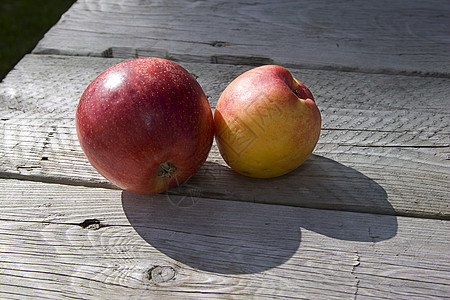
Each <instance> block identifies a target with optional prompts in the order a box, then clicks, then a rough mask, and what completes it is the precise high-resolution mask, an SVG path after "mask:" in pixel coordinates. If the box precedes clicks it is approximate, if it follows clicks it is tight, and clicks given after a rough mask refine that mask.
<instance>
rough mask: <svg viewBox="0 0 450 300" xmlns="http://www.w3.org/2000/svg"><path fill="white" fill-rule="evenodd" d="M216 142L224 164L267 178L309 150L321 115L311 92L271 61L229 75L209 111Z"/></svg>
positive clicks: (293, 164) (283, 170) (285, 169)
mask: <svg viewBox="0 0 450 300" xmlns="http://www.w3.org/2000/svg"><path fill="white" fill-rule="evenodd" d="M214 122H215V128H216V141H217V145H218V147H219V150H220V153H221V155H222V157H223V158H224V160H225V161H226V162H227V163H228V165H229V166H230V167H231V168H233V169H234V170H236V171H237V172H239V173H241V174H243V175H247V176H250V177H257V178H271V177H277V176H281V175H283V174H286V173H288V172H290V171H292V170H294V169H296V168H297V167H298V166H300V165H301V164H302V163H303V162H304V161H305V160H306V159H307V158H308V157H309V156H310V155H311V153H312V152H313V150H314V147H315V146H316V144H317V141H318V139H319V135H320V126H321V116H320V112H319V109H318V108H317V106H316V103H315V101H314V98H313V95H312V94H311V92H310V91H309V89H308V88H307V87H306V86H305V85H304V84H302V83H301V82H300V81H298V80H297V79H295V78H294V77H293V76H292V75H291V73H290V72H289V71H288V70H287V69H285V68H283V67H281V66H276V65H266V66H262V67H258V68H254V69H252V70H249V71H247V72H245V73H243V74H241V75H240V76H239V77H237V78H236V79H235V80H233V81H232V82H231V83H230V84H229V85H228V86H227V88H226V89H225V90H224V91H223V93H222V95H221V96H220V98H219V101H218V102H217V106H216V109H215V112H214Z"/></svg>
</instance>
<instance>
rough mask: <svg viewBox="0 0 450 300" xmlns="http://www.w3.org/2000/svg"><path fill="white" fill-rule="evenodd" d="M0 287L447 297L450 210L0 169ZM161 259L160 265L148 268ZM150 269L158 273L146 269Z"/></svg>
mask: <svg viewBox="0 0 450 300" xmlns="http://www.w3.org/2000/svg"><path fill="white" fill-rule="evenodd" d="M0 198H1V199H2V201H1V203H0V206H1V216H0V225H1V226H0V228H1V229H0V298H2V299H15V298H20V299H28V298H53V299H55V298H57V299H74V298H75V299H93V298H96V299H99V298H101V299H105V298H108V297H113V298H126V299H138V298H142V297H144V298H146V297H147V298H152V299H157V298H160V297H165V298H168V299H177V298H178V299H179V298H192V299H196V298H199V297H202V298H212V299H218V298H233V299H235V298H236V299H248V298H255V299H313V298H314V299H318V298H320V299H324V298H326V299H354V298H357V299H359V298H367V299H383V298H391V299H392V297H395V298H396V299H411V298H414V299H425V298H427V299H430V298H436V299H443V298H446V297H448V293H449V291H450V263H449V262H450V252H448V248H449V246H450V241H449V240H448V236H449V234H450V222H449V221H441V220H429V219H428V220H427V219H418V218H406V217H395V216H386V215H384V216H383V215H373V214H361V213H352V212H340V211H330V210H317V209H306V208H298V207H289V206H274V205H266V204H256V203H246V202H235V201H223V200H213V199H204V198H203V199H200V198H196V199H195V201H194V202H195V205H193V206H190V207H181V206H177V205H176V203H179V198H180V196H174V195H170V196H167V195H155V196H141V195H135V194H131V193H127V192H122V191H118V190H111V189H102V188H86V187H75V186H67V185H57V184H45V183H38V182H30V181H16V180H12V179H9V180H0ZM152 271H153V272H152ZM149 274H151V275H149Z"/></svg>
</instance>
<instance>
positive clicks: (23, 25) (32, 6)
mask: <svg viewBox="0 0 450 300" xmlns="http://www.w3.org/2000/svg"><path fill="white" fill-rule="evenodd" d="M74 2H75V0H1V1H0V80H2V79H3V78H4V77H5V75H6V74H7V73H8V72H9V71H10V70H11V69H12V68H13V67H14V65H16V64H17V62H18V61H19V60H20V59H21V58H22V57H23V56H24V55H25V54H27V53H30V52H31V50H33V48H34V47H35V46H36V44H37V42H38V41H39V40H40V39H42V37H43V36H44V34H45V33H46V32H47V31H48V30H49V29H50V28H51V27H52V26H53V25H54V24H55V23H56V22H57V21H58V20H59V18H60V17H61V15H62V14H63V13H64V12H65V11H67V9H69V7H70V6H71V5H72V4H73V3H74Z"/></svg>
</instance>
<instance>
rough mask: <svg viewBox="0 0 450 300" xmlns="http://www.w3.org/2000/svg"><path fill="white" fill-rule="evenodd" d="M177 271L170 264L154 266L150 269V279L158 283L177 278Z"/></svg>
mask: <svg viewBox="0 0 450 300" xmlns="http://www.w3.org/2000/svg"><path fill="white" fill-rule="evenodd" d="M176 274H177V271H176V270H175V269H174V268H172V267H170V266H154V267H153V268H151V269H150V270H149V271H148V279H149V280H150V281H152V282H154V283H156V284H161V283H166V282H168V281H170V280H173V279H175V276H176Z"/></svg>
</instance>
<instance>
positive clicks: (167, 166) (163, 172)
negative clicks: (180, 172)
mask: <svg viewBox="0 0 450 300" xmlns="http://www.w3.org/2000/svg"><path fill="white" fill-rule="evenodd" d="M176 169H177V167H175V165H174V164H173V163H171V162H169V161H166V162H163V163H162V164H160V165H159V167H158V176H159V177H172V173H173V172H175V170H176Z"/></svg>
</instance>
